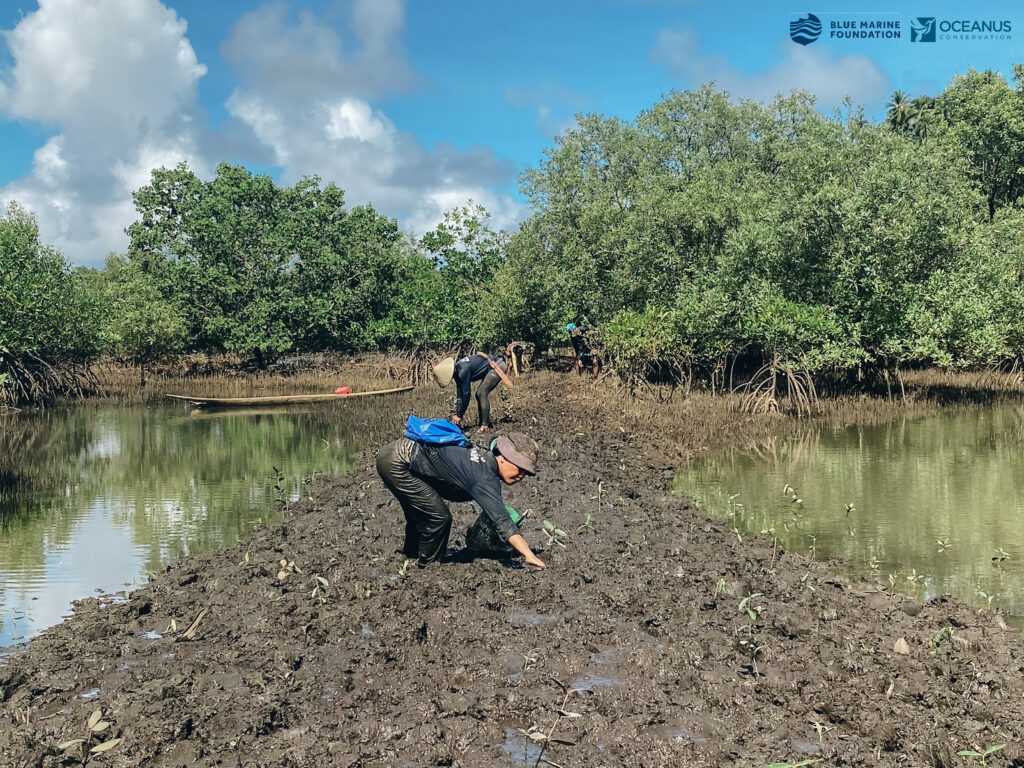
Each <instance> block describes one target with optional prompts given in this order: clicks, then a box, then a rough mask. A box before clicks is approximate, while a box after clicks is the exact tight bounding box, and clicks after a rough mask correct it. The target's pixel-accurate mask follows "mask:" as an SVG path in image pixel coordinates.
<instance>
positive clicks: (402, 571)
mask: <svg viewBox="0 0 1024 768" xmlns="http://www.w3.org/2000/svg"><path fill="white" fill-rule="evenodd" d="M411 562H412V560H406V561H405V562H404V563H402V564H401V565H400V566H398V575H399V576H405V575H407V574H408V573H409V563H411Z"/></svg>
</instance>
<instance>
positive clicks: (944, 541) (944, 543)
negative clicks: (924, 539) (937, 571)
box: [936, 539, 953, 554]
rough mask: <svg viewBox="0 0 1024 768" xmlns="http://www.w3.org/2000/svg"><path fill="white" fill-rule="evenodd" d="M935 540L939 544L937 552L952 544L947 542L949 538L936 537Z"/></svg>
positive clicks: (943, 550)
mask: <svg viewBox="0 0 1024 768" xmlns="http://www.w3.org/2000/svg"><path fill="white" fill-rule="evenodd" d="M936 541H937V542H938V544H939V554H942V553H943V552H945V551H946V550H947V549H949V548H950V547H951V546H953V545H952V544H950V543H949V539H936Z"/></svg>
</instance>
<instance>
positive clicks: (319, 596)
mask: <svg viewBox="0 0 1024 768" xmlns="http://www.w3.org/2000/svg"><path fill="white" fill-rule="evenodd" d="M312 582H313V593H312V594H311V595H310V597H312V598H313V600H314V601H315V602H318V603H320V605H323V604H324V603H326V602H327V595H326V594H325V593H324V590H325V589H326V588H327V587H329V586H330V584H329V583H328V582H327V579H325V578H324V577H323V576H313V578H312Z"/></svg>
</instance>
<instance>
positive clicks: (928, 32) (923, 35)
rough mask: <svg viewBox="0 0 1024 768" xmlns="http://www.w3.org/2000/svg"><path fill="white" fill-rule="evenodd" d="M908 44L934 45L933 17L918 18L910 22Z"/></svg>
mask: <svg viewBox="0 0 1024 768" xmlns="http://www.w3.org/2000/svg"><path fill="white" fill-rule="evenodd" d="M910 42H912V43H934V42H935V17H934V16H918V17H917V18H916V19H913V20H911V22H910Z"/></svg>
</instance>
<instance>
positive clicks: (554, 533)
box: [541, 520, 569, 548]
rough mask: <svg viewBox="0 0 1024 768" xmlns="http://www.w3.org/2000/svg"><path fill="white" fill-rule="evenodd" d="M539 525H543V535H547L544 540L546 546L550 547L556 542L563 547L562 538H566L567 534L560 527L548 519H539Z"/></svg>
mask: <svg viewBox="0 0 1024 768" xmlns="http://www.w3.org/2000/svg"><path fill="white" fill-rule="evenodd" d="M541 525H542V526H544V535H545V536H547V537H548V540H547V541H545V542H544V544H545V545H546V546H548V547H550V546H551V545H552V544H557V545H558V546H560V547H563V548H564V547H565V542H564V541H563V539H565V538H567V537H568V536H569V534H567V533H566V532H565V531H563V530H562V529H561V528H556V527H555V524H554V523H552V522H551V521H550V520H543V521H541Z"/></svg>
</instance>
